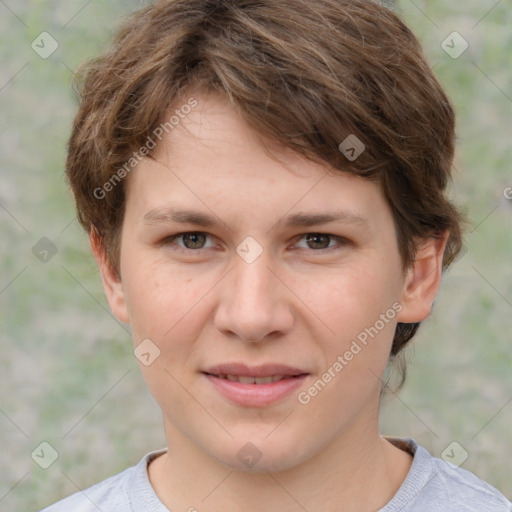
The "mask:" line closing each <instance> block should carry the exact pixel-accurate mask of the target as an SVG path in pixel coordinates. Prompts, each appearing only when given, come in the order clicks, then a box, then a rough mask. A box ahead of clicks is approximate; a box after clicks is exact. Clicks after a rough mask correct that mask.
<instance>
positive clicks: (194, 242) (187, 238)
mask: <svg viewBox="0 0 512 512" xmlns="http://www.w3.org/2000/svg"><path fill="white" fill-rule="evenodd" d="M181 238H182V240H183V243H184V245H185V247H186V248H187V249H202V247H203V245H204V243H205V241H206V235H205V234H204V233H185V234H183V235H181Z"/></svg>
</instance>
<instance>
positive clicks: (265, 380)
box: [201, 363, 310, 407]
mask: <svg viewBox="0 0 512 512" xmlns="http://www.w3.org/2000/svg"><path fill="white" fill-rule="evenodd" d="M201 373H202V374H203V375H204V376H205V377H206V378H207V379H208V381H209V382H210V383H211V384H212V386H213V388H214V390H215V391H217V392H218V393H219V394H220V395H221V396H222V397H224V398H227V399H228V400H229V401H230V402H232V403H233V402H234V403H236V404H238V405H243V406H245V407H261V406H266V405H270V404H272V403H275V402H277V401H280V400H282V399H284V398H285V397H286V396H289V395H290V394H291V393H292V392H293V391H294V390H296V389H297V388H298V387H299V386H301V385H302V384H303V382H304V380H305V379H306V378H307V377H308V376H309V375H310V374H309V372H306V371H305V370H302V369H300V368H292V367H290V366H286V365H279V364H267V365H261V366H247V365H245V364H239V363H230V364H223V365H219V366H215V367H211V368H208V369H207V370H206V371H202V372H201Z"/></svg>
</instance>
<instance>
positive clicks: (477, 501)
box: [381, 439, 512, 512]
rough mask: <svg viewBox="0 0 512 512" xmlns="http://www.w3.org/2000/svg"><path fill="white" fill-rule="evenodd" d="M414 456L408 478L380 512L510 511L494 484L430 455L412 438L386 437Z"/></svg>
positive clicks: (510, 506) (509, 504)
mask: <svg viewBox="0 0 512 512" xmlns="http://www.w3.org/2000/svg"><path fill="white" fill-rule="evenodd" d="M389 440H390V441H391V442H393V444H396V445H397V446H399V447H401V448H402V449H407V450H408V451H410V452H411V454H412V455H413V456H414V458H413V463H412V466H411V469H410V471H409V474H408V475H407V478H406V479H405V481H404V482H403V484H402V486H401V487H400V489H399V490H398V492H397V494H396V495H395V496H394V497H393V499H392V500H391V501H390V502H389V503H388V505H386V506H385V507H384V508H383V509H382V511H381V512H395V511H396V512H398V511H400V512H412V511H414V512H512V503H511V502H510V501H509V500H508V499H507V498H505V496H503V494H502V493H501V492H500V491H498V490H497V489H495V488H494V487H493V486H491V485H490V484H488V483H487V482H484V481H483V480H481V479H480V478H478V477H477V476H476V475H474V474H473V473H471V472H470V471H467V470H465V469H462V468H460V467H457V466H455V465H454V464H451V463H450V462H445V461H444V460H442V459H438V458H436V457H433V456H432V455H431V454H430V453H429V452H428V451H427V450H426V449H425V448H423V447H422V446H420V445H418V444H417V443H416V442H415V441H414V440H413V439H389Z"/></svg>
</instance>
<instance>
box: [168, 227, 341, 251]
mask: <svg viewBox="0 0 512 512" xmlns="http://www.w3.org/2000/svg"><path fill="white" fill-rule="evenodd" d="M185 235H205V236H206V237H211V235H209V234H208V233H205V232H203V231H185V232H183V233H178V234H176V235H171V236H168V237H166V238H165V239H164V240H162V242H161V245H164V246H169V245H174V246H175V247H174V248H173V250H176V251H178V252H186V253H192V252H200V251H202V250H206V249H211V247H201V248H199V249H189V248H188V247H181V246H180V245H177V244H176V243H175V240H176V239H179V238H182V237H183V236H185ZM308 235H314V236H327V237H329V239H330V240H329V243H330V241H331V240H333V239H334V240H336V241H337V242H338V245H337V246H333V247H326V248H323V249H311V248H308V249H309V250H310V251H314V252H319V253H325V252H331V251H332V250H336V249H340V248H342V247H343V246H345V245H347V244H348V243H349V241H348V240H347V239H346V238H343V237H341V236H336V235H332V234H330V233H320V232H316V231H312V232H310V233H304V234H303V235H301V236H300V237H299V238H298V240H297V242H295V243H294V245H296V244H297V243H298V242H299V241H300V240H302V239H303V238H305V237H307V236H308ZM300 249H301V250H304V248H300ZM308 249H305V250H308Z"/></svg>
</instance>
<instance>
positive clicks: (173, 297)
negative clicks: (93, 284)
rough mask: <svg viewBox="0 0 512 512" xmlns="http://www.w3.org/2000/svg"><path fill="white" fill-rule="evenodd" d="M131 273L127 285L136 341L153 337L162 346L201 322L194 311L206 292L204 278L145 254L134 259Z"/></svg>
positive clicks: (128, 302)
mask: <svg viewBox="0 0 512 512" xmlns="http://www.w3.org/2000/svg"><path fill="white" fill-rule="evenodd" d="M127 267H128V264H127ZM127 275H128V276H129V278H128V279H126V282H125V286H124V289H125V295H126V298H127V306H128V309H129V314H130V318H131V325H132V332H133V337H134V340H135V342H136V343H137V342H138V341H139V340H141V339H144V338H150V339H152V340H153V341H154V342H155V343H157V344H158V345H159V346H161V345H162V344H163V343H164V341H165V343H168V342H169V340H173V339H176V340H177V339H181V338H182V337H180V336H178V334H179V332H180V331H183V329H190V328H193V326H194V325H200V322H198V321H194V313H195V312H196V307H197V306H199V305H200V304H199V303H200V298H201V297H202V296H204V295H205V293H206V292H205V288H207V284H206V283H205V280H204V279H200V278H199V277H197V276H194V275H193V274H191V273H190V272H189V273H186V272H184V271H183V269H182V268H177V267H175V266H170V265H165V264H162V262H158V261H154V262H149V263H148V259H146V260H144V258H143V257H142V258H140V260H139V261H136V260H134V261H133V263H132V264H131V265H130V268H127ZM162 346H163V345H162Z"/></svg>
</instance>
